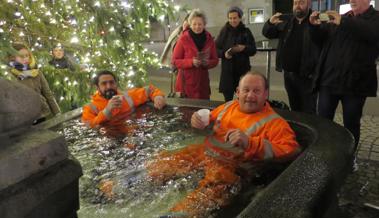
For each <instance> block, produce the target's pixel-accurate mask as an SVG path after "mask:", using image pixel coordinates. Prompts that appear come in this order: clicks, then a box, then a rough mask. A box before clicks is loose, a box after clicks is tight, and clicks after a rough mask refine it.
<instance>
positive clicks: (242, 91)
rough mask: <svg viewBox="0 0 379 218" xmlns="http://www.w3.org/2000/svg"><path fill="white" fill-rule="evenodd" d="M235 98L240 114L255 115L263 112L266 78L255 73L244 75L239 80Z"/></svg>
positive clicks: (266, 94)
mask: <svg viewBox="0 0 379 218" xmlns="http://www.w3.org/2000/svg"><path fill="white" fill-rule="evenodd" d="M237 97H238V103H239V107H240V110H241V111H242V112H244V113H256V112H259V111H261V110H263V108H264V106H265V102H266V100H267V98H268V83H267V80H266V77H265V76H263V75H262V74H260V73H256V72H248V73H246V74H245V75H244V76H243V77H241V79H240V82H239V85H238V88H237Z"/></svg>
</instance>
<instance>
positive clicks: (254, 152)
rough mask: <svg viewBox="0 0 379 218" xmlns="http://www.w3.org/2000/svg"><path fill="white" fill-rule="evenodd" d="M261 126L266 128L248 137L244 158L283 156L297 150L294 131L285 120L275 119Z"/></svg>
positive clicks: (292, 153)
mask: <svg viewBox="0 0 379 218" xmlns="http://www.w3.org/2000/svg"><path fill="white" fill-rule="evenodd" d="M262 128H266V129H265V130H264V131H262V134H260V135H259V136H253V137H250V138H249V145H248V148H247V149H246V151H245V155H244V156H245V158H246V159H254V160H263V159H265V157H267V156H268V157H270V156H273V157H272V158H274V159H278V158H285V157H290V156H293V155H294V154H296V153H297V152H298V151H299V144H298V143H297V141H296V136H295V133H294V131H293V130H292V129H291V127H290V126H289V125H288V123H287V122H286V121H285V120H282V119H275V120H273V121H271V122H270V123H269V124H268V125H265V126H264V127H262Z"/></svg>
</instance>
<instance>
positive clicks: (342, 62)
mask: <svg viewBox="0 0 379 218" xmlns="http://www.w3.org/2000/svg"><path fill="white" fill-rule="evenodd" d="M350 6H351V11H349V12H347V13H346V14H344V15H342V16H341V15H340V14H339V13H338V12H336V11H327V12H326V13H321V14H320V13H319V12H317V11H315V12H313V13H312V14H311V16H310V18H309V22H310V23H311V39H312V40H314V41H315V42H319V43H323V44H324V46H323V50H322V52H321V56H320V62H319V66H318V70H317V73H316V74H315V77H314V83H313V88H314V89H315V90H318V91H319V98H318V108H317V109H318V114H319V115H320V116H322V117H325V118H327V119H329V120H333V119H334V114H335V111H336V108H337V105H338V103H339V102H340V101H341V103H342V110H343V124H344V127H345V128H347V129H348V130H349V131H350V132H351V133H352V134H353V136H354V138H355V146H356V148H357V146H358V142H359V138H360V125H361V124H360V120H361V117H362V110H363V106H364V104H365V101H366V98H367V97H374V96H376V95H377V94H376V92H377V88H378V79H377V70H376V59H377V58H378V55H379V48H378V46H377V45H379V31H378V27H379V12H378V11H377V10H375V9H374V8H373V7H372V6H370V1H369V0H350ZM323 17H325V18H326V20H325V21H324V22H323V20H324V19H323ZM328 20H329V21H328Z"/></svg>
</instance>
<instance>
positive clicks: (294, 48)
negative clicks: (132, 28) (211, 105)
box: [162, 0, 379, 145]
mask: <svg viewBox="0 0 379 218" xmlns="http://www.w3.org/2000/svg"><path fill="white" fill-rule="evenodd" d="M350 6H351V10H350V11H349V12H347V13H346V14H343V15H340V14H339V13H338V12H337V11H326V12H324V13H320V12H318V11H313V10H312V9H311V2H310V1H309V0H294V1H293V13H292V14H282V13H279V12H278V13H275V14H274V15H273V16H272V17H270V19H268V20H267V21H266V22H265V24H264V27H263V29H262V34H263V35H264V36H265V37H267V38H268V39H278V46H277V49H276V69H277V70H278V71H281V72H283V75H284V86H285V89H286V92H287V94H288V99H289V105H290V108H291V110H293V111H300V112H306V113H311V114H318V115H320V116H322V117H325V118H327V119H330V120H333V118H334V114H335V111H336V108H337V105H338V103H339V102H341V104H342V109H343V120H344V126H345V127H346V128H347V129H348V130H350V132H351V133H352V134H353V135H354V138H355V140H356V145H357V144H358V142H359V136H360V119H361V117H362V110H363V106H364V104H365V101H366V98H367V97H372V96H376V91H377V72H376V59H377V58H378V54H379V31H378V27H379V12H378V11H377V10H375V9H374V8H373V6H371V5H370V1H369V0H350ZM242 16H243V10H241V9H240V8H238V7H231V8H230V9H229V10H228V11H227V18H228V22H227V23H226V24H225V26H224V27H222V29H221V30H220V33H219V34H218V36H217V38H216V40H215V41H213V40H212V36H211V35H210V34H209V33H208V32H207V31H206V29H205V26H206V23H207V20H206V17H205V14H204V13H203V12H201V11H200V10H199V9H195V10H192V11H191V13H190V14H189V16H188V17H186V19H185V20H184V22H183V26H180V27H178V29H177V30H175V31H174V32H173V35H172V36H170V38H169V40H168V42H167V44H166V47H165V49H164V53H163V55H162V63H166V64H167V63H171V64H172V67H173V68H174V70H175V71H176V72H177V76H176V87H175V88H176V91H177V92H179V93H180V95H181V96H184V97H189V98H199V99H209V97H210V87H209V76H208V69H210V68H213V67H215V66H216V65H217V61H218V59H217V58H220V59H221V77H220V81H219V82H220V84H219V91H220V92H221V93H222V94H223V95H224V98H225V101H229V100H231V99H233V96H234V93H235V91H236V87H237V85H238V81H239V78H240V77H241V76H242V75H244V74H245V73H246V72H247V71H249V70H250V68H251V65H250V60H249V57H250V56H253V55H254V54H255V53H256V47H255V41H254V37H253V35H252V33H251V31H250V30H249V29H248V28H247V27H246V26H245V25H244V24H243V23H242ZM171 50H172V53H173V54H172V56H170V54H169V53H170V52H171ZM216 55H217V56H216Z"/></svg>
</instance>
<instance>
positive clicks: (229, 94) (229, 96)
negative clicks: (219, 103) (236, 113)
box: [222, 91, 234, 102]
mask: <svg viewBox="0 0 379 218" xmlns="http://www.w3.org/2000/svg"><path fill="white" fill-rule="evenodd" d="M222 94H223V95H224V99H225V102H228V101H231V100H233V97H234V91H233V92H223V93H222Z"/></svg>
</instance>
